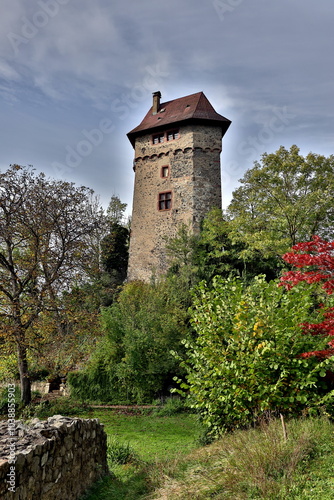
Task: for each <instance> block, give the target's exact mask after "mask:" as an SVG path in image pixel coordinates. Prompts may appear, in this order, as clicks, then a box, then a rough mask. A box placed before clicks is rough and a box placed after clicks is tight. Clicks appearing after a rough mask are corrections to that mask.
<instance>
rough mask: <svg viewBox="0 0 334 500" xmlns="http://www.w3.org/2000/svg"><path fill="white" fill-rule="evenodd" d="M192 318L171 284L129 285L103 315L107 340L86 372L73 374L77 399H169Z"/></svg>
mask: <svg viewBox="0 0 334 500" xmlns="http://www.w3.org/2000/svg"><path fill="white" fill-rule="evenodd" d="M186 319H187V312H186V310H185V309H184V308H183V307H182V305H180V303H179V301H178V300H177V297H174V296H173V293H171V291H170V290H169V289H168V286H167V284H166V282H160V283H158V284H156V285H148V284H145V283H141V282H133V283H129V284H127V285H125V287H124V288H123V290H122V292H121V293H120V296H119V299H118V301H117V302H116V303H114V304H113V305H112V306H110V307H108V308H105V309H103V311H102V323H103V328H104V331H105V335H104V337H103V339H102V340H101V341H100V343H99V344H98V346H97V349H96V350H95V351H94V353H93V355H92V357H91V359H90V361H89V363H88V366H87V368H86V369H85V370H84V371H81V372H77V373H71V374H69V377H68V382H69V384H70V386H71V391H72V394H74V395H75V396H76V397H79V398H81V399H84V400H90V401H105V402H113V403H150V402H151V401H152V400H153V399H154V398H156V397H157V396H159V395H161V394H163V393H166V394H167V393H168V387H169V386H170V384H173V377H174V376H175V374H180V373H181V371H180V368H179V363H178V362H177V360H175V358H174V357H173V356H172V354H171V353H170V350H171V348H174V349H180V350H182V346H181V339H182V338H183V337H184V336H185V333H186Z"/></svg>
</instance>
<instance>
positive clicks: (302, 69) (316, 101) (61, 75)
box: [0, 0, 334, 213]
mask: <svg viewBox="0 0 334 500" xmlns="http://www.w3.org/2000/svg"><path fill="white" fill-rule="evenodd" d="M333 23H334V5H333V0H319V1H316V0H279V1H277V0H208V1H207V0H168V1H166V0H163V1H162V0H154V1H152V0H112V1H108V0H2V1H1V5H0V170H1V171H2V172H3V171H5V170H6V169H7V168H8V166H9V165H10V164H14V163H17V164H20V165H33V167H34V168H35V169H36V172H38V173H39V172H44V173H45V174H46V175H47V176H48V177H52V178H57V179H64V180H67V181H70V182H74V183H76V184H77V185H78V186H79V185H84V186H87V187H90V188H92V189H93V190H94V192H95V193H96V195H98V196H99V197H100V200H101V203H102V204H103V206H105V207H106V206H107V205H108V202H109V201H110V198H111V196H118V197H119V198H120V199H121V200H122V202H124V203H127V204H128V213H131V206H132V195H133V183H134V173H133V170H132V163H133V157H134V152H133V148H132V146H131V144H130V142H129V140H128V138H127V136H126V134H127V132H129V131H130V130H132V129H133V128H134V127H136V126H137V125H138V124H139V123H140V122H141V120H142V119H143V117H144V115H145V114H146V113H147V111H148V110H149V108H150V107H151V105H152V92H155V91H158V90H159V91H160V92H161V93H162V99H161V101H162V102H164V101H169V100H172V99H176V98H178V97H183V96H186V95H189V94H193V93H195V92H200V91H203V92H204V94H205V95H206V97H207V98H208V99H209V101H210V102H211V104H212V105H213V107H214V108H215V110H216V111H217V112H218V113H220V114H222V115H223V116H225V117H226V118H228V119H230V120H231V121H232V124H231V126H230V128H229V130H228V131H227V133H226V135H225V137H224V140H223V151H222V154H221V165H222V167H221V168H222V183H223V207H226V206H227V205H228V203H229V202H230V200H231V197H232V192H233V190H234V189H236V188H237V187H238V186H239V185H240V183H239V180H240V178H242V177H243V175H244V173H245V171H246V170H248V169H249V168H251V167H252V166H253V163H254V161H256V160H260V158H261V155H262V154H263V153H265V152H267V153H269V152H274V151H276V150H277V149H278V148H279V147H280V146H281V145H282V146H284V147H286V148H290V147H291V145H293V144H297V146H299V147H300V150H301V154H303V155H306V154H307V153H309V152H310V151H312V152H314V153H318V154H322V155H325V156H329V155H331V154H332V153H333V152H334V151H333V115H334V99H333V91H334V85H333V81H334V64H333V48H334V47H333V46H334V43H333V42H334V30H333Z"/></svg>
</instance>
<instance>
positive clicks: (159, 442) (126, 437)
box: [80, 409, 200, 462]
mask: <svg viewBox="0 0 334 500" xmlns="http://www.w3.org/2000/svg"><path fill="white" fill-rule="evenodd" d="M80 418H98V419H99V420H100V422H101V423H102V424H104V427H105V431H106V433H107V435H108V436H115V437H116V438H117V440H118V441H120V442H122V443H129V444H130V445H131V446H132V447H133V448H134V450H135V451H136V452H137V453H138V455H139V456H140V458H141V459H142V460H145V461H149V462H151V461H155V460H156V459H158V460H162V459H165V458H172V457H175V456H176V455H180V454H182V455H184V454H186V453H187V452H189V451H190V450H191V449H193V448H194V447H195V446H196V443H195V441H196V439H197V438H198V437H199V433H200V430H199V426H198V424H197V422H196V417H195V416H194V415H188V414H181V415H174V416H171V417H155V416H152V415H140V414H138V415H132V416H131V415H123V414H117V413H115V411H112V410H108V409H99V410H94V411H93V412H90V413H89V414H87V415H80Z"/></svg>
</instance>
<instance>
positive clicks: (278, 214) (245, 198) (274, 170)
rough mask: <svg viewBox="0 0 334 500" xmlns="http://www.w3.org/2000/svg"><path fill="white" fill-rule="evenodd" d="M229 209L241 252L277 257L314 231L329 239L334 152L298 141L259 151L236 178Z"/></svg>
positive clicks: (330, 233)
mask: <svg viewBox="0 0 334 500" xmlns="http://www.w3.org/2000/svg"><path fill="white" fill-rule="evenodd" d="M240 182H241V183H242V186H241V187H239V188H237V189H236V190H235V191H234V193H233V199H232V202H231V204H230V205H229V207H228V210H227V213H228V216H229V219H230V220H231V221H232V225H233V240H234V241H240V242H242V243H246V245H247V248H246V249H245V250H244V254H245V255H247V254H252V252H254V251H255V252H260V253H261V254H262V255H263V256H274V257H275V256H278V255H282V254H283V253H285V252H287V251H288V250H289V249H290V248H291V246H293V245H295V244H296V243H299V242H301V241H309V240H310V239H311V238H312V236H313V235H315V234H317V235H319V236H321V237H322V238H326V239H332V238H333V192H334V156H329V157H328V158H326V157H325V156H321V155H318V154H314V153H309V154H308V155H307V156H306V157H303V156H302V155H300V153H299V148H298V147H297V146H292V147H291V148H290V150H287V149H285V148H284V147H282V146H281V147H280V148H279V149H278V150H277V151H276V152H275V153H271V154H267V153H265V154H263V155H262V157H261V161H260V162H255V164H254V167H253V168H252V169H250V170H248V171H247V172H246V174H245V175H244V177H243V178H242V179H241V180H240Z"/></svg>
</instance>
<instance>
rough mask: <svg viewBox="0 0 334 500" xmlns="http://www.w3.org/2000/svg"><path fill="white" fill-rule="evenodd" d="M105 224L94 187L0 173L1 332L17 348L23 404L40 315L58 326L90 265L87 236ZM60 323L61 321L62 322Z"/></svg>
mask: <svg viewBox="0 0 334 500" xmlns="http://www.w3.org/2000/svg"><path fill="white" fill-rule="evenodd" d="M102 223H103V215H102V212H101V210H100V209H99V207H98V206H97V204H96V203H95V202H94V201H93V200H92V191H91V190H90V189H88V188H85V187H75V186H74V184H73V183H69V182H65V181H58V180H50V179H47V178H46V177H45V175H44V174H39V175H36V174H35V172H34V170H33V169H32V168H31V167H21V166H18V165H12V166H11V167H10V168H9V169H8V170H7V171H6V172H4V173H1V174H0V315H1V318H2V325H1V334H2V336H3V337H4V338H5V339H7V340H8V341H9V342H11V343H14V344H15V345H16V349H17V356H18V366H19V373H20V383H21V397H22V401H23V403H24V404H28V403H29V402H30V399H31V390H30V378H29V367H28V356H27V353H28V350H29V348H31V347H36V346H38V341H39V339H38V336H39V335H41V333H40V332H39V331H38V329H36V328H35V329H34V326H35V325H36V323H37V321H38V319H39V318H40V315H41V313H43V312H48V313H51V314H53V317H54V322H55V324H57V321H58V320H59V319H60V317H59V311H60V309H59V304H60V298H61V296H62V294H63V293H64V291H66V290H70V288H71V286H72V284H73V283H76V284H78V283H82V282H83V281H84V279H85V277H87V271H88V269H89V267H90V265H91V262H92V260H93V261H94V258H93V259H92V250H91V247H90V244H89V236H90V235H91V234H92V233H93V232H94V231H95V230H96V229H98V228H99V227H100V226H101V224H102ZM58 326H59V327H61V325H60V324H59V323H58Z"/></svg>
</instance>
